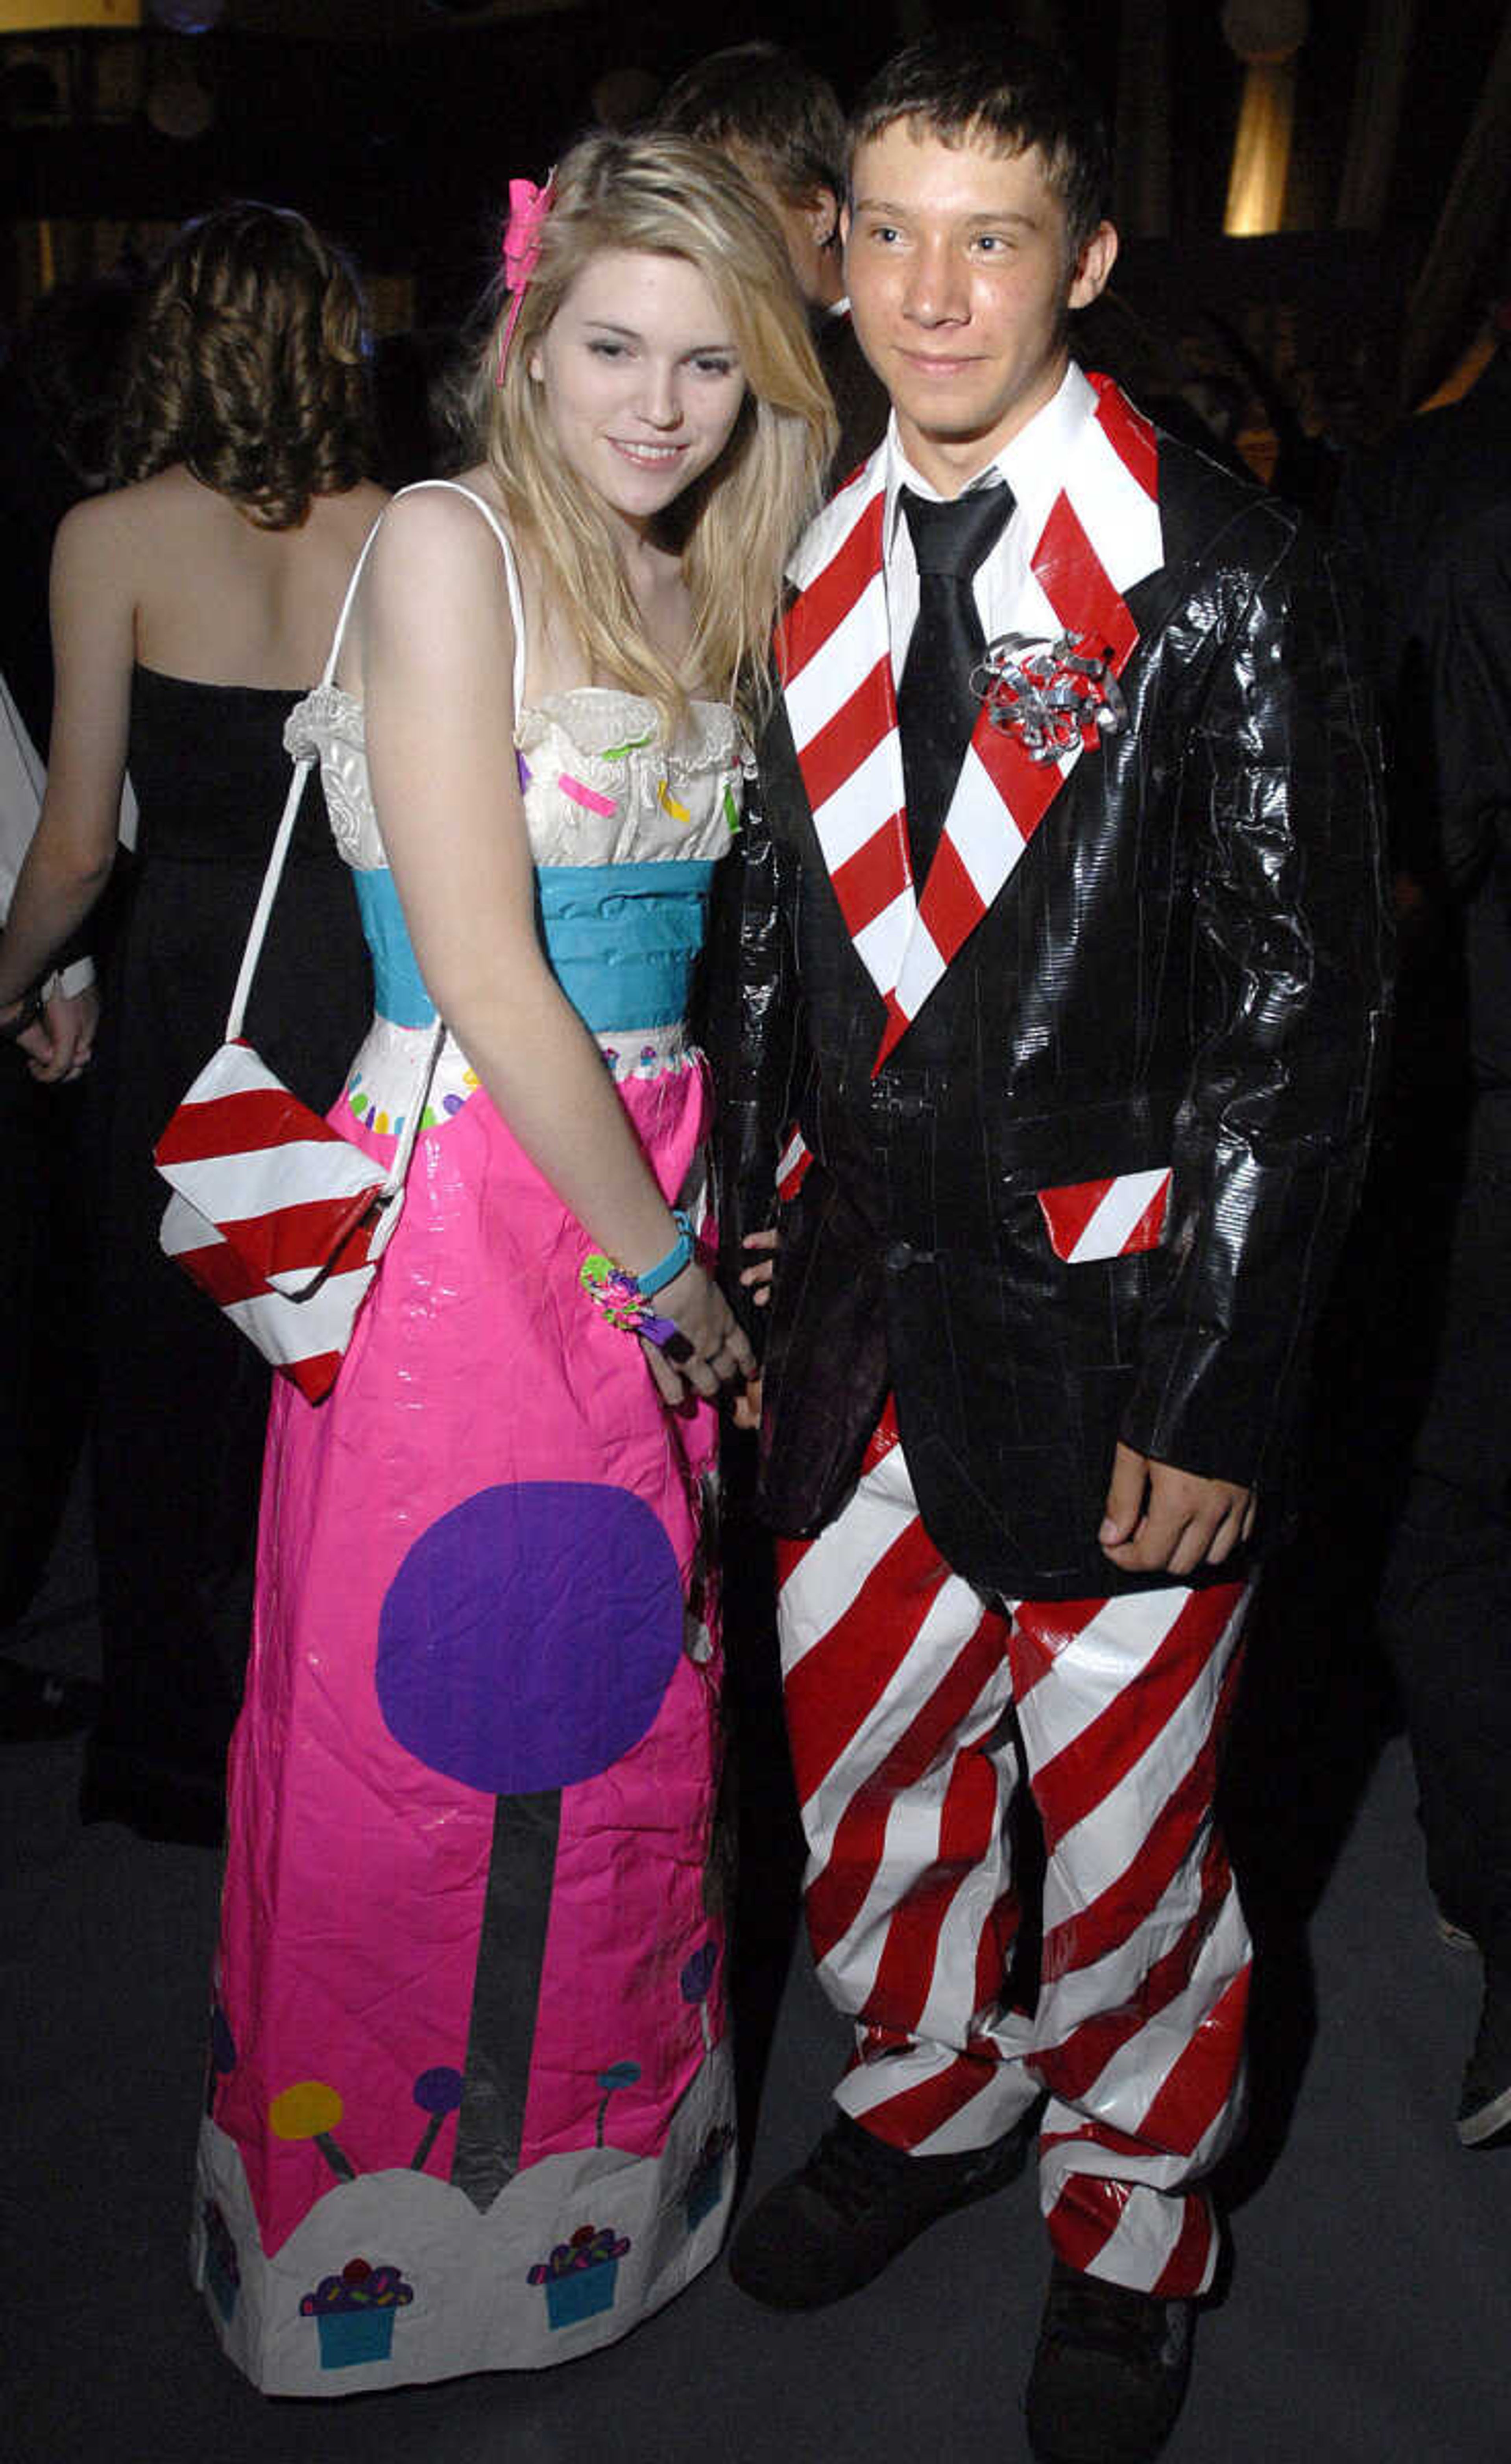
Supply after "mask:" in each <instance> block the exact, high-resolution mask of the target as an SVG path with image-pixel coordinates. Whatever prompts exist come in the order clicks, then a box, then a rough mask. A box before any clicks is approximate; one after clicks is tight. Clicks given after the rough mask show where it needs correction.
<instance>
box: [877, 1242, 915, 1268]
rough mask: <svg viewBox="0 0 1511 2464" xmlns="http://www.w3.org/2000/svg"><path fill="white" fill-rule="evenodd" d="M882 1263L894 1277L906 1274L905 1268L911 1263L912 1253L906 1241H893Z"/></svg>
mask: <svg viewBox="0 0 1511 2464" xmlns="http://www.w3.org/2000/svg"><path fill="white" fill-rule="evenodd" d="M882 1263H883V1264H884V1265H886V1266H887V1267H888V1268H889V1270H890V1271H891V1273H892V1274H894V1275H900V1274H903V1273H904V1272H906V1270H907V1268H908V1267H909V1266H910V1265H912V1263H913V1253H912V1249H911V1247H910V1246H909V1243H908V1242H906V1241H894V1242H893V1243H892V1244H891V1246H890V1248H889V1249H888V1250H887V1255H886V1257H885V1258H884V1260H883V1262H882Z"/></svg>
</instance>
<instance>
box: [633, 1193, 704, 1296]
mask: <svg viewBox="0 0 1511 2464" xmlns="http://www.w3.org/2000/svg"><path fill="white" fill-rule="evenodd" d="M671 1220H672V1221H673V1223H674V1224H675V1225H676V1227H677V1237H676V1239H675V1241H673V1243H672V1244H671V1246H670V1248H669V1249H668V1251H667V1254H666V1256H665V1257H664V1258H658V1259H657V1261H656V1264H655V1265H653V1266H647V1267H646V1271H645V1273H644V1274H643V1275H637V1276H636V1277H635V1279H634V1281H635V1288H636V1290H637V1291H638V1292H639V1294H640V1297H641V1299H642V1300H643V1301H648V1300H653V1299H654V1297H655V1295H656V1293H657V1292H659V1291H660V1290H661V1288H662V1286H663V1285H664V1284H669V1283H670V1282H672V1280H673V1279H674V1277H676V1276H677V1275H680V1274H681V1272H682V1269H683V1267H684V1266H690V1265H691V1264H692V1254H693V1236H692V1226H691V1224H690V1222H689V1221H688V1219H687V1217H686V1215H684V1213H683V1211H682V1209H681V1207H680V1206H674V1207H673V1208H672V1210H671Z"/></svg>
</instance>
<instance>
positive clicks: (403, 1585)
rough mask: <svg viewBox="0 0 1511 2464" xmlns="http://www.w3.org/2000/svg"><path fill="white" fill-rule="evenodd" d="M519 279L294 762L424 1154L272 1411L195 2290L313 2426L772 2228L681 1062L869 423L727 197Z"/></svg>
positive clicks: (696, 1064)
mask: <svg viewBox="0 0 1511 2464" xmlns="http://www.w3.org/2000/svg"><path fill="white" fill-rule="evenodd" d="M507 262H508V263H509V265H510V268H511V271H512V274H513V277H514V287H513V292H512V296H511V298H510V302H509V308H508V314H507V316H504V317H501V318H500V319H499V322H498V324H497V326H496V327H495V330H494V335H493V341H492V343H491V345H490V357H489V368H490V374H491V381H490V385H489V398H490V406H489V417H488V422H487V430H488V443H487V452H486V458H485V459H484V460H483V461H482V462H481V463H480V464H479V465H478V467H477V468H476V469H474V470H472V471H471V472H469V473H467V474H466V476H465V478H464V480H463V481H462V482H461V483H460V484H459V485H449V484H439V483H437V484H430V485H427V486H422V487H420V488H417V489H415V490H412V491H410V492H409V493H407V494H406V495H404V496H402V497H400V498H399V499H398V500H397V501H396V502H395V503H394V505H393V506H392V507H391V508H390V509H389V511H388V512H387V514H386V515H385V516H384V517H383V521H382V523H381V524H380V525H379V527H378V530H377V533H376V535H375V538H374V539H373V542H372V546H371V550H370V554H369V556H368V558H367V561H366V563H365V566H364V568H363V569H362V571H361V576H360V579H359V582H358V585H357V589H356V593H355V597H354V600H353V603H352V606H351V610H350V617H349V621H348V624H347V626H346V629H345V633H344V636H343V642H342V649H341V653H340V659H339V667H338V670H337V682H336V684H335V686H334V687H332V688H329V689H326V690H323V691H320V692H318V693H315V694H313V695H312V696H311V697H310V699H309V700H308V701H307V703H306V704H305V706H304V710H303V712H302V714H301V715H299V718H298V721H297V725H296V731H295V732H296V736H297V737H300V738H301V739H302V740H308V741H310V742H312V743H314V744H316V745H318V748H319V751H320V755H321V759H322V762H323V765H324V770H325V778H326V789H327V798H328V801H329V803H330V804H331V807H332V812H333V818H334V821H335V826H336V830H337V835H338V838H339V843H340V846H341V848H342V851H343V853H344V854H345V855H346V857H347V859H348V861H349V862H350V863H351V864H352V865H353V866H354V867H355V869H356V875H357V882H358V888H359V893H360V896H361V904H362V908H363V912H364V915H365V917H366V919H367V923H368V931H369V939H370V942H371V946H372V950H373V955H374V960H375V967H376V973H377V1007H378V1017H377V1019H376V1021H375V1023H374V1024H373V1028H372V1031H371V1033H370V1034H369V1036H368V1038H367V1040H366V1042H365V1043H364V1045H362V1047H361V1051H360V1053H359V1055H358V1057H357V1061H356V1065H355V1067H354V1068H353V1070H352V1072H351V1075H350V1078H349V1081H348V1085H347V1089H346V1094H345V1097H344V1099H343V1101H342V1103H341V1104H340V1105H339V1107H338V1111H337V1114H336V1115H335V1117H336V1118H337V1119H338V1120H339V1125H340V1127H341V1128H342V1129H343V1131H344V1132H345V1133H346V1134H347V1135H348V1136H351V1137H354V1138H355V1139H357V1140H358V1141H359V1143H361V1144H363V1145H365V1146H367V1147H369V1148H370V1149H371V1150H372V1151H374V1152H376V1153H377V1154H378V1155H382V1156H383V1157H387V1156H388V1155H391V1154H392V1152H393V1141H394V1139H395V1136H396V1134H397V1132H398V1130H399V1128H400V1126H401V1124H402V1122H403V1120H404V1118H405V1114H406V1112H407V1110H408V1108H409V1106H410V1105H412V1104H414V1103H417V1102H420V1101H422V1100H423V1103H424V1108H425V1109H424V1112H423V1115H422V1118H423V1123H424V1128H423V1133H422V1135H421V1138H420V1142H419V1144H418V1147H417V1148H416V1151H415V1155H414V1159H413V1162H412V1165H411V1168H410V1171H409V1177H408V1185H407V1191H406V1196H405V1208H404V1214H403V1218H402V1221H401V1222H400V1226H399V1229H398V1232H397V1234H396V1235H395V1237H394V1239H393V1241H392V1243H391V1244H390V1245H389V1247H388V1249H387V1251H386V1254H385V1256H384V1258H383V1265H382V1268H381V1270H380V1273H379V1276H378V1281H377V1284H376V1286H375V1288H374V1293H373V1297H372V1299H371V1300H370V1302H369V1304H368V1306H367V1308H366V1309H365V1311H364V1313H363V1315H362V1317H361V1319H360V1321H359V1323H358V1328H357V1332H356V1336H355V1340H354V1342H353V1345H352V1348H351V1350H350V1352H349V1353H348V1354H347V1356H346V1360H345V1362H344V1365H343V1368H342V1371H341V1375H340V1377H339V1382H338V1384H337V1386H336V1389H335V1392H334V1394H333V1395H332V1397H331V1398H330V1399H329V1401H328V1402H326V1403H325V1404H323V1405H321V1406H320V1407H319V1408H318V1409H313V1408H311V1407H310V1406H309V1405H307V1404H306V1403H304V1402H303V1401H302V1400H301V1399H300V1398H299V1397H297V1396H296V1395H295V1394H294V1393H293V1392H292V1390H291V1391H290V1392H288V1393H286V1394H281V1395H280V1396H279V1397H278V1400H277V1402H276V1404H275V1407H274V1420H273V1426H272V1433H271V1439H270V1451H269V1458H268V1465H267V1474H266V1481H265V1487H264V1520H263V1534H262V1547H261V1557H260V1564H259V1595H258V1610H257V1625H256V1636H255V1641H254V1647H253V1656H252V1670H251V1675H250V1681H249V1692H248V1701H247V1706H246V1709H245V1711H244V1713H243V1717H242V1722H241V1725H240V1727H239V1728H238V1731H237V1737H236V1742H235V1745H234V1748H233V1750H232V1759H231V1814H230V1859H229V1867H228V1874H227V1882H226V1896H225V1905H224V1917H223V1927H222V1943H221V1955H220V1962H219V1968H218V1972H217V2003H216V2010H215V2014H214V2021H213V2040H212V2066H211V2093H210V2100H209V2112H208V2117H207V2120H206V2123H205V2127H204V2134H203V2143H202V2161H201V2168H200V2180H199V2190H198V2197H197V2202H196V2209H197V2214H196V2227H197V2254H198V2257H199V2261H200V2265H201V2268H202V2273H203V2278H204V2281H205V2284H206V2287H207V2291H208V2299H209V2301H210V2306H211V2310H212V2314H213V2316H214V2318H215V2320H216V2321H217V2323H218V2325H219V2327H220V2331H221V2334H222V2336H223V2339H224V2342H225V2343H226V2345H227V2348H228V2350H229V2351H230V2354H231V2355H232V2357H233V2358H234V2359H235V2360H236V2361H237V2362H238V2363H239V2364H240V2365H241V2366H242V2367H243V2368H244V2369H245V2370H246V2371H247V2372H248V2374H249V2375H250V2376H251V2377H252V2378H253V2379H254V2380H255V2381H256V2382H257V2384H258V2385H260V2386H261V2387H264V2388H266V2389H268V2390H270V2391H273V2392H279V2393H298V2394H343V2393H347V2392H350V2391H353V2390H355V2389H361V2388H365V2387H382V2386H389V2385H392V2384H394V2383H395V2382H397V2381H402V2380H405V2379H427V2378H435V2377H441V2376H445V2375H449V2374H450V2373H452V2372H458V2371H466V2370H474V2369H479V2368H494V2367H503V2366H527V2367H529V2366H538V2365H545V2364H549V2363H554V2362H557V2361H560V2360H564V2359H568V2358H570V2357H571V2356H573V2355H574V2354H577V2353H580V2352H581V2351H583V2350H586V2349H588V2348H590V2347H592V2346H594V2345H596V2344H599V2343H604V2342H606V2341H607V2340H609V2339H610V2338H613V2337H615V2336H618V2335H620V2334H622V2333H623V2332H624V2330H625V2328H626V2327H628V2326H630V2325H631V2324H633V2323H634V2321H636V2320H637V2319H639V2318H641V2317H643V2316H645V2315H646V2313H647V2312H648V2311H650V2310H653V2309H655V2308H656V2307H658V2306H659V2305H660V2304H661V2303H662V2302H663V2301H665V2300H666V2299H668V2297H669V2296H670V2295H671V2294H672V2293H674V2292H675V2291H676V2290H677V2289H678V2288H679V2287H680V2286H681V2285H682V2284H684V2283H685V2282H686V2281H687V2280H688V2279H689V2277H691V2276H692V2275H693V2274H694V2273H695V2272H696V2271H697V2270H698V2269H699V2268H700V2267H702V2266H703V2265H705V2264H706V2263H707V2261H708V2260H709V2259H710V2258H711V2257H712V2255H713V2253H714V2251H715V2250H716V2248H717V2246H718V2242H719V2238H720V2234H721V2232H722V2225H723V2219H724V2215H725V2212H726V2208H727V2203H728V2200H729V2196H730V2192H731V2189H732V2187H733V2175H734V2150H733V2120H734V2114H733V2102H732V2082H731V2073H730V2060H729V2046H728V2040H727V2032H726V2021H725V2016H724V2000H723V1987H724V1927H723V1916H722V1911H721V1905H720V1896H719V1891H718V1887H717V1880H716V1874H717V1861H718V1860H717V1858H716V1855H715V1850H714V1841H713V1837H712V1807H713V1795H714V1783H715V1778H716V1769H717V1740H718V1680H719V1652H718V1639H717V1619H716V1613H715V1600H714V1577H713V1570H712V1567H711V1565H710V1563H709V1561H708V1556H707V1551H706V1546H705V1537H704V1535H703V1533H702V1532H701V1529H700V1524H701V1516H700V1486H701V1484H702V1482H703V1479H704V1475H705V1473H706V1472H707V1469H708V1467H709V1463H710V1460H711V1453H712V1426H713V1414H712V1408H711V1406H712V1404H713V1402H714V1401H715V1400H716V1399H717V1398H719V1397H721V1396H724V1397H730V1396H734V1395H737V1393H738V1392H739V1390H740V1388H741V1387H742V1384H743V1381H744V1380H745V1378H746V1377H747V1376H748V1375H749V1374H750V1372H751V1369H752V1361H751V1355H750V1353H749V1350H748V1348H747V1346H746V1343H745V1340H744V1337H743V1335H742V1334H741V1332H740V1331H739V1329H738V1327H737V1325H736V1323H735V1321H734V1315H733V1313H732V1311H731V1309H730V1307H729V1304H728V1302H727V1301H726V1299H725V1298H724V1296H723V1294H722V1293H721V1292H720V1291H719V1290H718V1288H717V1287H716V1286H715V1285H714V1284H713V1283H712V1281H711V1280H710V1278H709V1275H708V1272H707V1270H706V1268H705V1265H704V1263H703V1252H702V1249H701V1246H700V1244H699V1242H698V1238H697V1234H698V1222H699V1207H700V1201H701V1195H702V1171H703V1163H702V1157H703V1145H704V1137H705V1132H706V1129H707V1118H708V1093H707V1086H706V1080H705V1073H704V1067H703V1064H702V1062H701V1060H700V1058H699V1056H698V1054H697V1053H696V1052H695V1051H694V1050H693V1049H692V1048H691V1047H690V1044H689V1042H688V1038H687V1033H686V1029H685V1025H684V1021H685V1017H686V1013H687V1007H688V999H689V984H690V974H691V969H692V966H693V962H694V960H695V959H696V957H697V954H698V949H699V944H700V941H701V937H702V929H703V914H704V908H705V904H706V900H707V894H708V891H709V887H710V883H711V880H712V873H713V869H714V867H715V865H716V863H717V860H718V858H719V857H720V855H721V854H722V853H723V852H724V851H725V850H726V849H727V848H728V847H729V845H730V841H731V835H732V832H733V831H734V829H735V828H736V827H737V826H738V818H739V815H738V806H739V798H740V788H741V775H742V749H743V745H744V741H745V728H746V722H747V720H748V719H749V717H750V716H751V715H753V712H754V705H755V700H756V698H757V697H758V693H759V684H760V677H761V673H762V668H763V661H764V655H765V647H766V643H767V640H768V636H769V631H770V627H771V622H772V618H773V615H774V612H775V609H776V605H777V597H778V592H779V588H780V577H781V569H782V561H783V558H784V555H785V552H786V549H787V547H788V545H789V543H790V540H791V539H792V537H793V536H794V535H795V533H796V530H797V527H798V525H799V522H800V521H801V519H802V517H803V515H804V513H805V510H806V509H807V508H808V506H809V505H810V504H811V502H812V500H813V497H814V495H815V493H816V490H817V487H818V484H819V479H820V474H821V472H822V470H823V468H824V463H825V458H826V454H827V451H828V447H829V441H830V438H829V429H830V420H829V414H828V410H827V407H826V403H825V398H824V395H823V391H822V387H821V381H820V378H819V374H818V370H817V366H816V364H815V362H814V359H813V355H812V351H811V348H810V345H809V342H808V338H807V331H806V326H805V322H804V319H803V314H802V308H801V303H800V300H799V297H798V295H797V293H796V291H795V289H794V286H793V283H792V280H791V276H790V275H789V273H788V270H787V265H786V260H785V256H784V254H783V252H782V248H781V243H780V240H779V237H778V234H777V230H776V228H775V225H774V224H772V223H771V222H770V221H769V220H768V219H767V218H766V217H765V215H764V214H763V212H762V211H761V209H759V208H758V206H757V205H756V204H755V200H754V198H753V197H752V195H751V193H750V191H749V190H747V189H746V188H745V187H744V186H743V184H742V183H741V181H740V180H739V177H738V175H737V174H736V173H734V172H732V171H730V170H729V169H728V168H727V167H726V166H725V165H723V164H722V163H720V162H719V161H718V159H717V158H716V157H714V156H712V155H711V154H706V153H705V152H703V150H702V149H700V148H698V147H695V146H692V145H690V144H687V143H681V142H675V141H626V140H623V139H615V138H595V139H592V140H589V141H588V142H586V143H584V144H583V145H581V146H580V147H579V148H578V149H577V150H576V151H575V152H574V153H573V154H572V155H571V156H570V157H569V158H568V160H567V161H566V162H565V163H564V164H563V165H561V168H560V171H559V174H558V178H557V179H556V182H555V185H554V188H553V189H552V191H551V192H550V193H549V196H548V197H542V196H540V195H539V194H528V195H527V193H526V190H525V184H516V187H515V211H514V215H513V218H512V223H511V230H510V236H509V242H508V253H507ZM437 1011H439V1014H440V1017H441V1018H442V1019H444V1021H445V1022H446V1027H447V1029H448V1030H449V1031H448V1033H447V1035H446V1039H445V1042H444V1045H442V1047H441V1049H440V1055H439V1060H438V1061H437V1062H436V1064H435V1066H434V1071H433V1075H432V1076H430V1077H429V1079H428V1081H427V1080H426V1078H425V1070H426V1065H427V1056H428V1054H429V1053H430V1051H431V1049H432V1046H433V1044H434V1038H435V1024H434V1022H435V1018H436V1013H437ZM422 1089H423V1094H422V1091H421V1090H422Z"/></svg>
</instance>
